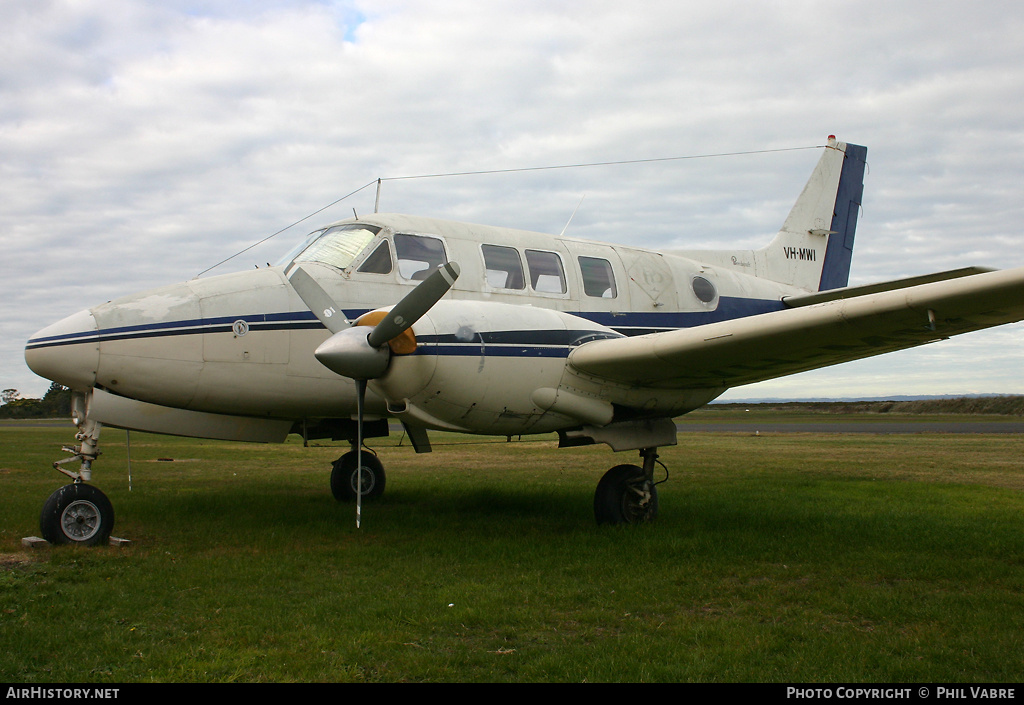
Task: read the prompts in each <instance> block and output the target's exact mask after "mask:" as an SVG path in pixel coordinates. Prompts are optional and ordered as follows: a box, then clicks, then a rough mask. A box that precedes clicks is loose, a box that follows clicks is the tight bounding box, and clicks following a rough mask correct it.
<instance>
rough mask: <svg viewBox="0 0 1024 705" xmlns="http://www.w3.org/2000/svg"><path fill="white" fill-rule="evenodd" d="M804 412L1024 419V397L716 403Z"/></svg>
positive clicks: (996, 396) (734, 406) (718, 406)
mask: <svg viewBox="0 0 1024 705" xmlns="http://www.w3.org/2000/svg"><path fill="white" fill-rule="evenodd" d="M751 406H757V407H758V408H761V409H766V408H768V409H771V408H777V409H790V410H793V409H801V410H804V411H809V412H814V413H825V414H852V413H860V414H1001V415H1004V416H1024V396H1017V395H986V396H975V397H941V396H936V397H917V398H914V397H894V398H893V399H883V400H880V399H802V400H797V401H782V400H778V399H760V400H748V401H728V402H722V403H715V407H716V408H723V407H725V408H729V407H733V408H740V407H742V408H749V407H751Z"/></svg>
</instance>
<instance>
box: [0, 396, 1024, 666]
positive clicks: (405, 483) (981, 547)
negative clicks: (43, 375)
mask: <svg viewBox="0 0 1024 705" xmlns="http://www.w3.org/2000/svg"><path fill="white" fill-rule="evenodd" d="M739 413H742V412H739ZM71 430H73V429H71V427H70V426H69V425H68V426H62V427H56V428H54V427H35V426H31V425H28V424H22V425H13V426H4V427H0V487H2V488H3V489H2V497H3V502H2V503H0V634H2V643H3V646H4V648H3V649H2V650H0V681H3V682H19V683H32V682H104V681H108V682H148V681H201V682H225V681H243V682H263V681H508V682H514V681H591V682H594V681H758V682H763V681H776V682H812V681H832V682H841V681H851V682H867V681H870V682H912V681H935V682H982V681H984V682H996V681H1003V682H1009V681H1019V680H1020V679H1021V676H1022V673H1024V560H1022V557H1024V470H1022V465H1024V460H1022V458H1024V439H1022V438H1020V437H1018V436H1016V435H1010V434H999V435H980V434H978V435H976V434H956V435H938V434H932V435H928V434H913V435H859V434H856V435H855V434H851V435H842V434H775V435H772V434H767V435H766V434H762V435H760V436H752V435H749V434H734V433H716V434H686V435H684V436H682V437H681V439H680V441H681V445H679V446H677V447H674V448H666V449H663V452H662V460H663V461H664V462H665V463H666V464H667V465H668V467H669V469H670V470H671V479H670V481H669V482H668V483H666V484H663V485H661V486H660V492H661V514H660V517H659V519H658V521H657V522H655V523H654V524H652V525H649V526H640V527H597V526H596V525H595V524H594V522H593V516H592V497H593V491H594V488H595V486H596V484H597V481H598V479H599V478H600V476H601V474H602V473H603V472H604V471H605V470H606V469H607V468H608V467H610V466H612V465H614V464H618V463H621V462H635V458H634V455H635V454H633V453H624V454H614V453H612V452H611V451H609V450H608V449H607V448H604V447H603V446H595V447H589V448H579V449H573V450H557V449H556V448H555V447H554V446H555V443H554V441H553V440H552V439H543V440H540V441H526V440H524V441H522V442H512V443H505V442H502V441H498V442H495V441H494V440H493V439H492V440H490V441H488V442H486V443H481V442H479V441H476V440H475V439H472V438H465V437H456V436H444V435H438V436H435V437H433V440H434V445H435V452H434V453H433V454H430V455H415V454H414V453H413V451H412V449H411V448H410V447H408V442H407V441H406V442H405V443H404V444H403V445H401V446H398V445H397V444H398V441H399V439H398V438H397V437H395V438H392V439H389V440H387V441H385V442H384V443H380V444H378V446H377V447H378V449H379V450H380V453H381V457H382V459H383V461H384V463H385V466H386V468H387V470H388V489H387V492H386V494H385V496H384V497H383V498H382V499H381V500H379V501H377V502H374V503H367V504H366V506H364V510H363V517H364V521H363V529H362V530H360V531H357V530H356V529H355V525H354V509H353V507H351V506H348V505H339V504H337V503H335V502H334V500H333V499H332V498H331V496H330V491H329V489H328V486H327V481H328V470H329V463H330V461H331V460H333V459H334V458H335V457H337V456H338V455H340V453H341V452H342V451H343V450H344V448H343V447H341V444H336V446H335V447H310V448H303V447H302V444H301V442H299V441H296V440H295V437H293V439H292V442H289V443H287V444H285V445H283V446H280V445H279V446H260V445H247V444H237V443H224V442H214V441H197V440H188V439H177V438H169V437H162V436H151V435H145V434H135V433H133V434H132V436H131V453H132V487H131V491H130V492H129V488H128V477H127V467H126V458H125V451H126V447H125V434H124V432H122V431H116V430H112V429H107V430H105V431H104V436H103V438H102V439H101V440H102V445H101V447H102V450H103V451H104V455H103V456H102V457H101V458H100V460H99V461H98V462H97V464H96V475H95V480H96V483H97V485H98V486H100V487H101V488H102V489H103V490H104V491H105V492H107V494H108V495H109V496H110V498H111V500H112V501H113V503H114V507H115V510H116V512H117V525H116V528H115V530H114V534H115V535H116V536H122V537H125V538H128V539H130V540H131V542H132V543H131V544H130V545H129V546H127V547H122V548H101V549H80V548H76V547H61V548H43V549H37V550H29V549H25V548H23V547H22V545H21V538H22V537H24V536H28V535H37V534H38V515H39V511H40V508H41V506H42V503H43V501H44V500H45V498H46V497H47V495H48V494H49V493H50V492H51V491H53V490H54V489H56V488H57V487H58V486H59V485H60V484H62V482H61V476H59V475H58V474H57V473H56V472H54V471H53V470H50V469H48V467H49V465H50V463H51V462H52V461H53V460H55V459H57V458H59V457H61V455H60V452H59V446H60V444H62V443H67V442H69V441H70V438H71ZM461 441H471V442H470V443H464V442H461ZM474 441H475V442H474ZM161 459H163V460H161ZM168 459H170V460H168Z"/></svg>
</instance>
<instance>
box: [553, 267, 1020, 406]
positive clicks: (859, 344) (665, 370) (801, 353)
mask: <svg viewBox="0 0 1024 705" xmlns="http://www.w3.org/2000/svg"><path fill="white" fill-rule="evenodd" d="M973 271H981V270H958V271H957V272H956V273H944V274H939V275H929V276H926V277H915V278H914V279H912V280H906V281H900V282H892V283H889V284H883V285H872V286H869V287H852V288H850V289H849V290H847V291H845V292H842V291H839V292H821V294H809V295H807V296H806V297H803V296H801V297H798V298H796V299H792V300H790V299H787V300H786V303H787V305H790V306H794V307H793V308H789V309H786V310H782V311H773V312H770V313H764V314H760V315H755V316H748V317H746V318H737V319H733V320H728V321H721V322H718V323H710V324H707V325H703V326H697V327H694V328H683V329H679V330H674V331H667V332H664V333H652V334H650V335H643V336H636V337H633V338H617V339H613V340H597V341H593V342H590V343H585V344H584V345H581V346H579V347H578V348H576V349H575V350H573V352H572V353H571V354H570V356H569V364H570V366H571V367H573V368H574V369H576V370H577V371H579V372H582V373H584V374H587V375H592V376H595V377H599V378H603V379H606V380H610V381H614V382H618V383H622V384H628V385H631V386H638V387H653V388H663V389H702V388H718V387H735V386H738V385H742V384H751V383H753V382H760V381H763V380H766V379H774V378H776V377H782V376H785V375H789V374H794V373H796V372H803V371H806V370H812V369H816V368H819V367H826V366H828V365H835V364H837V363H840V362H848V361H850V360H858V359H861V358H865V357H870V356H873V355H879V354H881V353H886V352H892V351H894V350H902V349H905V348H910V347H914V346H917V345H922V344H924V343H930V342H933V341H936V340H942V339H945V338H949V337H950V336H953V335H958V334H960V333H967V332H969V331H975V330H981V329H983V328H990V327H992V326H997V325H1001V324H1004V323H1012V322H1015V321H1020V320H1022V319H1024V267H1022V268H1018V269H1009V270H1003V271H994V272H983V273H971V272H973ZM965 272H966V274H964V273H965ZM949 275H953V278H950V277H949ZM936 277H938V280H936ZM918 281H924V282H926V283H914V282H918ZM907 282H910V285H909V286H903V284H905V283H907ZM893 286H896V287H899V288H895V289H893V288H891V287H893ZM844 295H845V296H846V298H836V297H842V296H844ZM816 301H820V302H816Z"/></svg>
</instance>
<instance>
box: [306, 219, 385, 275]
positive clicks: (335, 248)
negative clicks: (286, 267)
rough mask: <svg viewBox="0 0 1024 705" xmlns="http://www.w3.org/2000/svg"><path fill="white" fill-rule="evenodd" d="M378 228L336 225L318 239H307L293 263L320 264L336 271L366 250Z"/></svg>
mask: <svg viewBox="0 0 1024 705" xmlns="http://www.w3.org/2000/svg"><path fill="white" fill-rule="evenodd" d="M379 232H380V228H378V227H375V226H373V225H364V224H362V223H358V224H356V223H351V224H349V225H336V226H334V227H333V228H327V229H326V230H324V231H322V232H321V234H320V235H319V237H316V238H313V237H312V236H311V237H310V238H309V239H307V242H308V243H309V244H308V245H307V246H306V247H305V248H303V250H302V252H300V253H299V254H298V256H296V257H295V260H294V261H295V262H320V263H322V264H329V265H331V266H332V267H337V268H338V269H345V267H347V266H349V265H350V264H352V261H353V260H354V259H355V258H356V257H357V256H358V255H359V253H360V252H362V251H363V250H364V249H366V246H367V245H369V244H370V243H371V242H372V241H373V238H375V237H377V233H379Z"/></svg>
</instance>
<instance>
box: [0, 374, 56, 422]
mask: <svg viewBox="0 0 1024 705" xmlns="http://www.w3.org/2000/svg"><path fill="white" fill-rule="evenodd" d="M0 403H2V405H0V419H56V418H67V417H68V416H71V390H70V389H68V388H67V387H65V386H63V385H60V384H57V383H56V382H54V383H53V384H51V385H50V388H49V389H47V390H46V394H44V395H43V398H42V399H22V398H21V393H20V392H19V391H18V390H17V389H5V390H3V391H2V392H0Z"/></svg>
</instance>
